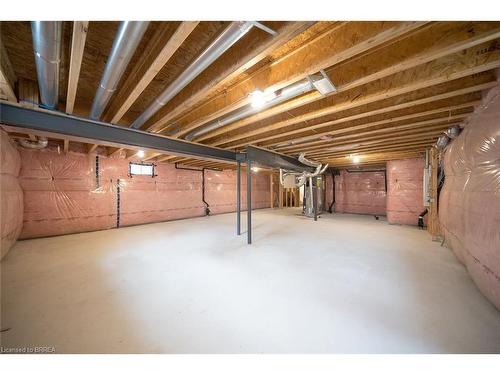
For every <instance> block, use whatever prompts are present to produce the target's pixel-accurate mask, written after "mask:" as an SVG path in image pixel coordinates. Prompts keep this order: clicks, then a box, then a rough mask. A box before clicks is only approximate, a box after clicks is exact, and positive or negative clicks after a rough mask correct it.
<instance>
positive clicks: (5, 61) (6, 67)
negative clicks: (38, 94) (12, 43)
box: [0, 37, 17, 102]
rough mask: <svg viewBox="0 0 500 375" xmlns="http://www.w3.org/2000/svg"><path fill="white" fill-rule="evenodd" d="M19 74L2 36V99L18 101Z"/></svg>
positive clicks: (0, 95) (0, 65) (0, 52)
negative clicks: (14, 67) (13, 66)
mask: <svg viewBox="0 0 500 375" xmlns="http://www.w3.org/2000/svg"><path fill="white" fill-rule="evenodd" d="M16 82H17V76H16V74H15V72H14V69H13V68H12V64H11V62H10V59H9V55H8V54H7V50H6V49H5V46H4V45H3V41H2V38H1V37H0V99H3V100H8V101H10V102H17V96H16V93H15V91H14V90H15V86H16Z"/></svg>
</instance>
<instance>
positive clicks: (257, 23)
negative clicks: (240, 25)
mask: <svg viewBox="0 0 500 375" xmlns="http://www.w3.org/2000/svg"><path fill="white" fill-rule="evenodd" d="M248 22H250V23H251V24H252V25H253V26H255V27H257V28H258V29H261V30H263V31H265V32H266V33H268V34H271V35H272V36H276V35H278V33H277V32H276V31H274V30H273V29H271V28H270V27H267V26H266V25H264V24H262V23H260V22H257V21H248Z"/></svg>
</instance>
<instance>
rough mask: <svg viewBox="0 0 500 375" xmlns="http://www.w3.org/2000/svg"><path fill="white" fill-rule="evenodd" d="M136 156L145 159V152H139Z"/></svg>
mask: <svg viewBox="0 0 500 375" xmlns="http://www.w3.org/2000/svg"><path fill="white" fill-rule="evenodd" d="M136 155H137V157H139V158H143V157H144V151H143V150H139V151H137V154H136Z"/></svg>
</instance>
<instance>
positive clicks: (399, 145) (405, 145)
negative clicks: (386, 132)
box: [309, 136, 437, 159]
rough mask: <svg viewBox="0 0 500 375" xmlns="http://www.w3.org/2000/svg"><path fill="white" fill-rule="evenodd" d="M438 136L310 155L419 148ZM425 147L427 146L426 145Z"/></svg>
mask: <svg viewBox="0 0 500 375" xmlns="http://www.w3.org/2000/svg"><path fill="white" fill-rule="evenodd" d="M436 138H437V136H434V137H432V136H430V137H426V138H421V139H417V140H413V141H405V142H402V141H396V142H394V143H391V142H388V143H386V144H382V145H378V146H370V147H360V148H357V149H354V150H350V151H348V152H345V151H344V152H327V151H325V152H323V153H320V154H316V155H309V157H310V158H312V159H322V158H325V157H341V156H345V155H364V154H366V153H370V152H382V151H396V150H403V151H407V150H410V149H414V148H418V149H421V148H422V146H428V145H432V144H434V143H435V142H436ZM424 148H425V147H424Z"/></svg>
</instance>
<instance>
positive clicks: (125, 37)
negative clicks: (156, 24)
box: [90, 21, 149, 120]
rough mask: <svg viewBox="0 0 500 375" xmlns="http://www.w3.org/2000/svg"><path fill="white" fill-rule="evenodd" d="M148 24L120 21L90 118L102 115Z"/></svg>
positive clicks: (95, 118) (146, 22) (145, 22)
mask: <svg viewBox="0 0 500 375" xmlns="http://www.w3.org/2000/svg"><path fill="white" fill-rule="evenodd" d="M148 25H149V21H122V22H121V23H120V27H119V28H118V32H117V34H116V37H115V40H114V41H113V47H112V48H111V52H110V54H109V57H108V61H107V62H106V67H105V68H104V73H103V75H102V78H101V82H100V83H99V87H98V88H97V92H96V94H95V96H94V101H93V102H92V109H91V111H90V118H92V119H94V120H98V119H99V118H100V117H101V115H102V113H103V112H104V109H105V108H106V106H107V105H108V103H109V101H110V99H111V97H112V96H113V92H114V91H115V90H116V87H117V86H118V82H119V81H120V78H121V76H122V75H123V72H124V71H125V69H126V68H127V65H128V63H129V62H130V59H131V58H132V56H133V55H134V52H135V50H136V48H137V46H138V45H139V42H140V41H141V39H142V37H143V36H144V33H145V32H146V29H147V28H148Z"/></svg>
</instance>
